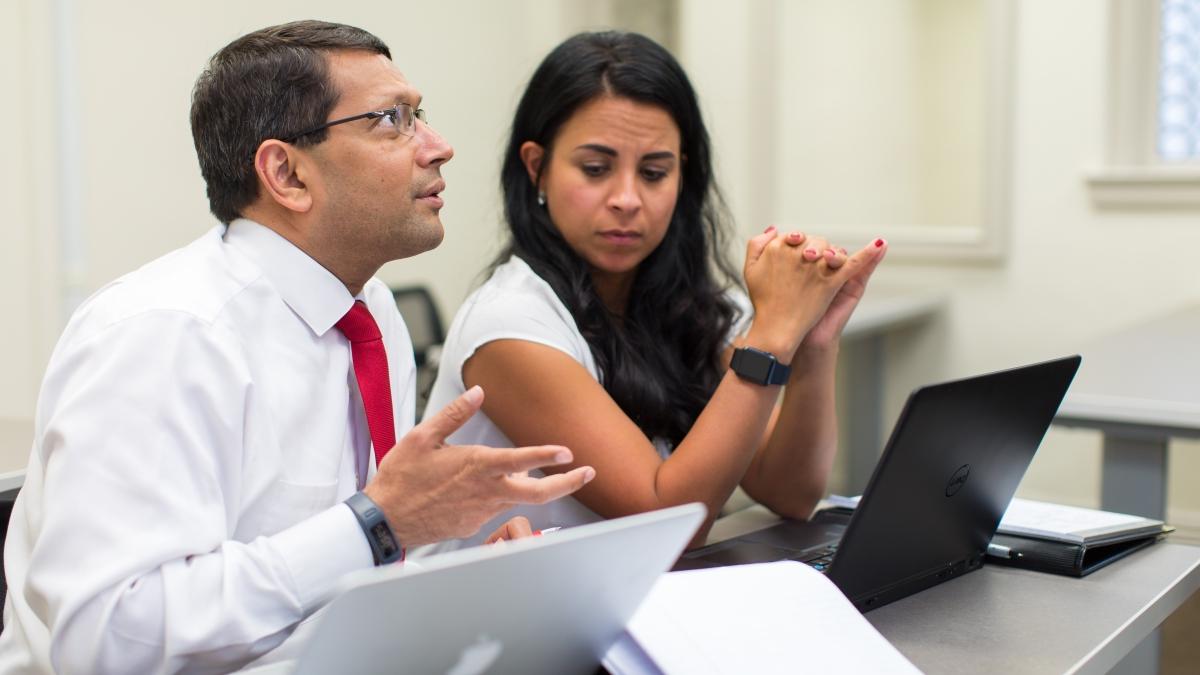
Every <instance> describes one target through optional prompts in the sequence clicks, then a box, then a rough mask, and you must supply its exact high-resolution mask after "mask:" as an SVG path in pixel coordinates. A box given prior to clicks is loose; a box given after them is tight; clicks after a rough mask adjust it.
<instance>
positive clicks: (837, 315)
mask: <svg viewBox="0 0 1200 675" xmlns="http://www.w3.org/2000/svg"><path fill="white" fill-rule="evenodd" d="M886 252H887V242H885V241H884V240H883V239H876V240H874V241H872V242H870V243H869V244H867V245H866V246H864V247H863V248H862V249H860V250H859V251H857V252H855V253H854V254H853V255H851V254H849V253H848V252H847V251H846V249H844V248H841V247H839V246H835V245H833V244H832V243H830V242H829V241H828V240H826V239H824V238H822V237H818V236H813V235H806V234H804V233H803V232H788V233H786V234H784V233H781V232H779V231H778V230H777V229H776V228H775V227H774V226H771V227H768V228H767V229H766V231H764V232H763V233H762V234H760V235H758V236H756V237H754V238H753V239H751V240H750V243H749V245H748V246H747V251H746V265H745V267H744V269H743V275H744V277H745V280H746V287H747V289H748V290H749V293H750V301H751V303H753V305H754V317H755V318H754V324H753V327H752V328H751V331H750V335H748V336H747V338H749V341H750V342H751V343H753V344H755V346H758V347H759V348H765V349H766V350H767V351H769V352H771V353H773V354H775V355H776V356H777V358H779V359H780V360H781V361H784V362H789V361H791V359H792V357H793V356H794V355H795V353H796V350H797V349H799V348H801V347H802V346H803V347H804V348H806V349H824V348H828V347H830V346H832V345H835V344H836V343H837V341H838V339H839V338H840V337H841V334H842V330H843V329H844V328H845V326H846V322H847V321H849V319H850V315H851V314H852V313H853V312H854V308H855V307H856V306H857V305H858V301H859V299H861V298H862V296H863V293H864V292H865V291H866V287H867V282H868V280H869V279H870V278H871V274H872V273H873V272H874V271H875V268H876V266H877V265H878V264H879V261H880V260H882V259H883V256H884V254H885V253H886Z"/></svg>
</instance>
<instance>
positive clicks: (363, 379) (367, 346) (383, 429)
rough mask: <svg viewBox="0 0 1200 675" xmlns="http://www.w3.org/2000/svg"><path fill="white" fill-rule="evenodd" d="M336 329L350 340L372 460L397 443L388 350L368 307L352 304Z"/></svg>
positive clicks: (378, 457) (378, 459)
mask: <svg viewBox="0 0 1200 675" xmlns="http://www.w3.org/2000/svg"><path fill="white" fill-rule="evenodd" d="M337 329H338V330H340V331H342V334H343V335H345V336H346V339H348V340H350V355H351V357H352V358H353V360H354V377H355V379H357V380H358V390H359V392H361V393H362V399H363V410H364V411H366V413H367V428H369V429H370V430H371V444H372V445H374V446H375V461H376V466H378V462H382V461H383V456H384V455H386V454H387V451H388V450H391V449H392V446H393V445H395V444H396V424H395V422H394V421H393V420H392V387H391V381H390V380H389V379H388V364H387V352H386V351H384V348H383V335H382V334H381V333H380V332H379V326H378V325H377V324H376V323H375V318H374V317H372V316H371V312H370V311H369V310H367V306H366V305H364V304H363V303H362V302H360V301H355V302H354V306H353V307H351V308H350V311H349V312H346V316H343V317H342V318H341V320H340V321H338V322H337Z"/></svg>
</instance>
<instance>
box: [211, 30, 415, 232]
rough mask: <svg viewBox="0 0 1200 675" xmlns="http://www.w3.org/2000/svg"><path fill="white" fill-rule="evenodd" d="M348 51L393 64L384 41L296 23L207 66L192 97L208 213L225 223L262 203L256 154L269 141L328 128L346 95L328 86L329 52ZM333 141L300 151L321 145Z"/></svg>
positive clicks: (248, 38) (240, 43)
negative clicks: (371, 54) (383, 58)
mask: <svg viewBox="0 0 1200 675" xmlns="http://www.w3.org/2000/svg"><path fill="white" fill-rule="evenodd" d="M345 49H352V50H362V51H368V52H374V53H376V54H383V55H384V56H386V57H388V58H389V59H390V58H392V54H391V52H390V51H389V50H388V47H387V45H386V44H384V43H383V41H382V40H380V39H379V38H377V37H375V36H374V35H372V34H370V33H368V32H367V31H365V30H362V29H360V28H355V27H353V26H346V25H343V24H337V23H328V22H325V21H295V22H292V23H285V24H282V25H279V26H271V27H270V28H263V29H262V30H257V31H254V32H253V33H250V34H248V35H244V36H242V37H240V38H238V39H236V40H234V41H233V42H231V43H229V44H228V45H226V46H225V48H224V49H222V50H221V51H219V52H217V53H216V54H215V55H214V56H213V57H212V59H211V60H210V61H209V62H208V67H207V68H205V69H204V72H203V73H201V74H200V79H198V80H197V81H196V87H195V89H193V90H192V115H191V117H192V140H193V142H194V143H195V144H196V155H197V156H198V157H199V159H200V173H201V175H203V176H204V182H205V183H206V185H207V186H208V187H207V192H208V204H209V209H210V210H211V211H212V213H213V215H215V216H216V217H217V218H218V219H220V221H221V222H222V223H226V224H228V223H229V222H230V221H231V220H233V219H234V218H237V217H239V216H240V215H241V212H242V210H243V209H245V208H246V207H247V206H249V205H250V204H251V203H252V202H253V201H254V200H255V198H257V196H258V178H257V176H256V175H255V173H254V153H255V152H256V151H257V150H258V146H259V145H260V144H261V143H262V142H263V141H265V140H267V139H269V138H279V139H286V138H289V137H291V136H292V135H294V134H297V133H300V132H301V131H304V130H305V129H310V128H312V127H316V126H320V125H321V124H323V123H324V122H325V121H326V119H327V118H328V116H329V113H330V111H332V110H333V108H334V106H335V105H337V102H338V97H339V95H340V92H338V91H337V87H336V86H334V84H333V82H331V81H330V79H329V65H328V61H327V60H326V52H331V51H340V50H345ZM327 133H328V132H327V131H325V130H322V131H318V132H314V133H312V134H309V135H307V136H304V137H302V138H299V139H297V140H296V141H295V144H296V145H299V146H306V145H314V144H316V143H320V142H321V141H323V140H325V137H326V134H327Z"/></svg>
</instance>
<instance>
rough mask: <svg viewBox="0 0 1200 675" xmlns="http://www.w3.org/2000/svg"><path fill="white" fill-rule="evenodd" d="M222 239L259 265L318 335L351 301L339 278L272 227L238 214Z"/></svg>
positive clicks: (331, 325)
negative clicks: (238, 216)
mask: <svg viewBox="0 0 1200 675" xmlns="http://www.w3.org/2000/svg"><path fill="white" fill-rule="evenodd" d="M224 239H225V243H227V244H229V245H231V246H233V247H234V248H235V249H237V250H238V251H240V252H242V253H244V254H245V255H247V256H249V257H250V259H251V260H253V261H254V262H255V263H256V264H257V265H258V266H259V268H260V269H262V271H263V274H264V275H265V276H266V277H267V279H268V280H269V281H270V282H271V285H272V286H274V287H275V290H276V291H277V292H278V293H279V295H280V297H282V298H283V301H284V302H285V303H287V305H288V307H290V308H291V309H292V311H293V312H295V313H296V314H297V315H298V316H299V317H300V318H301V319H303V320H304V322H305V323H307V324H308V327H309V328H311V329H312V331H313V332H314V333H316V334H317V335H318V336H320V335H324V334H325V332H326V331H328V330H329V329H330V328H332V327H333V325H334V324H335V323H337V322H338V320H339V319H341V318H342V317H343V316H345V314H346V312H348V311H350V308H351V307H352V306H353V305H354V297H353V296H351V295H350V291H348V290H347V289H346V285H345V284H343V283H342V282H341V280H340V279H338V278H337V277H336V276H334V275H333V273H332V272H330V271H329V270H327V269H325V268H324V267H322V266H321V264H320V263H318V262H317V261H316V260H313V259H312V258H311V257H309V255H308V254H307V253H305V252H304V251H301V250H300V249H299V248H297V247H296V245H295V244H293V243H292V242H290V241H288V240H287V239H284V238H283V237H282V236H280V235H279V233H277V232H275V231H274V230H272V229H270V228H268V227H266V226H264V225H261V224H259V223H256V222H254V221H252V220H247V219H245V218H238V219H237V220H234V221H233V222H231V223H229V227H227V228H226V230H225V236H224Z"/></svg>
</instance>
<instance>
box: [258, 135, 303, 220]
mask: <svg viewBox="0 0 1200 675" xmlns="http://www.w3.org/2000/svg"><path fill="white" fill-rule="evenodd" d="M302 160H303V158H302V154H301V152H300V151H299V150H298V149H297V148H296V147H295V146H292V145H289V144H287V143H284V142H283V141H280V140H276V139H274V138H271V139H267V140H265V141H263V142H262V145H259V146H258V152H256V153H254V172H255V173H256V174H258V183H259V185H260V186H262V190H263V192H265V193H266V194H267V196H269V197H270V198H271V199H272V200H274V201H275V203H277V204H279V205H280V206H282V207H283V208H285V209H287V210H289V211H295V212H297V213H307V212H308V210H309V209H311V208H312V193H311V192H310V191H309V189H308V186H307V185H306V184H305V182H304V179H303V174H304V173H305V172H304V171H303V170H302V169H301V164H302Z"/></svg>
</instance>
